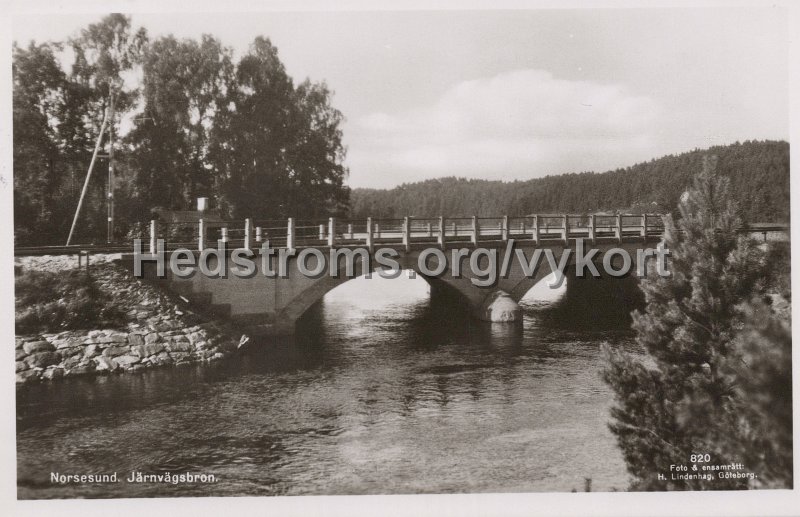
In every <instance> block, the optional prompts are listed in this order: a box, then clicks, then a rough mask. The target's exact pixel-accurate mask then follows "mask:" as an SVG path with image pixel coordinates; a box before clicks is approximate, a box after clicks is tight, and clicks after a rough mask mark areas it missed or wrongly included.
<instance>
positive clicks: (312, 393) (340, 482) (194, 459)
mask: <svg viewBox="0 0 800 517" xmlns="http://www.w3.org/2000/svg"><path fill="white" fill-rule="evenodd" d="M559 297H560V292H551V290H550V289H548V288H546V287H543V286H537V287H536V288H534V290H533V291H532V292H531V293H529V295H528V296H527V297H526V299H525V300H524V301H523V308H524V312H525V316H524V322H523V324H522V325H520V326H515V325H507V324H487V323H480V322H476V321H473V320H471V319H470V318H468V317H467V316H466V315H465V314H461V313H460V312H458V311H452V310H448V311H447V312H442V311H444V309H443V308H442V307H436V306H432V305H431V303H430V300H429V295H428V288H427V284H426V283H425V282H424V281H423V280H420V279H416V280H411V279H408V278H405V277H401V278H398V279H394V280H385V279H378V278H373V279H371V280H366V279H363V278H360V279H355V280H353V281H350V282H347V283H346V284H344V285H342V286H340V287H339V288H337V289H335V290H334V291H332V292H331V293H329V294H328V295H326V297H325V298H324V300H323V301H322V303H320V304H318V305H317V306H315V307H314V308H312V310H311V311H310V313H309V314H307V315H306V316H305V317H304V319H303V320H302V321H301V325H302V331H301V332H300V333H299V335H298V336H297V337H295V338H294V339H286V340H266V341H265V342H263V343H256V344H254V346H252V347H250V348H249V349H248V351H247V353H246V354H244V355H242V356H240V357H236V358H234V359H231V360H226V361H222V362H219V363H217V364H212V365H204V366H188V367H180V368H172V369H158V370H153V371H149V372H145V373H142V374H129V375H118V376H110V377H98V378H95V379H80V378H78V379H67V380H64V381H61V382H52V383H47V384H40V385H34V386H25V387H23V388H20V389H19V390H18V392H17V455H18V458H17V461H18V496H19V497H20V498H71V497H87V498H97V497H154V496H211V495H214V496H238V495H297V494H398V493H453V492H531V491H571V490H573V489H576V490H578V491H583V490H584V489H585V486H586V483H587V481H586V480H587V479H590V480H591V489H592V490H596V491H602V490H612V489H625V488H626V487H627V485H628V476H627V473H626V470H625V464H624V461H623V459H622V455H621V452H620V450H619V449H618V447H617V445H616V442H615V439H614V437H613V436H612V434H611V433H610V431H609V430H608V421H609V407H610V405H611V402H612V395H611V392H610V390H609V388H608V387H607V386H605V385H604V383H603V381H602V380H601V378H600V371H601V370H602V366H603V359H602V351H601V346H602V344H603V343H604V342H607V343H609V344H611V346H615V347H624V348H626V349H629V350H633V343H632V335H631V333H630V331H629V330H627V328H626V325H625V324H623V323H616V324H614V325H609V324H608V322H607V321H606V322H604V323H603V325H599V324H597V325H594V324H591V323H590V324H588V325H581V326H580V328H577V327H576V326H571V325H570V322H569V321H568V318H567V317H566V316H565V314H568V312H569V311H563V310H561V311H556V310H554V309H553V307H557V306H558V304H559V303H563V301H559ZM51 472H53V473H60V474H87V473H108V474H110V473H113V472H117V473H118V475H119V477H120V480H121V481H120V482H118V483H116V484H83V485H81V484H67V485H60V484H56V483H52V482H51V479H50V474H51ZM132 472H142V473H145V474H158V473H166V472H171V473H180V472H191V473H195V474H199V473H204V474H213V475H214V477H215V479H216V481H215V482H213V483H206V484H204V483H186V484H184V483H181V484H172V483H128V482H126V481H125V479H126V478H127V477H128V476H129V475H130V473H132Z"/></svg>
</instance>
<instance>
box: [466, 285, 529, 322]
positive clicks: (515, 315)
mask: <svg viewBox="0 0 800 517" xmlns="http://www.w3.org/2000/svg"><path fill="white" fill-rule="evenodd" d="M475 316H477V318H478V319H480V320H482V321H490V322H492V323H514V322H520V321H522V310H521V309H520V307H519V304H517V302H516V301H515V300H514V299H513V298H512V297H511V295H510V294H508V293H507V292H505V291H502V290H497V291H494V292H493V293H492V294H490V295H489V296H487V297H486V299H485V300H484V301H483V303H482V304H481V305H480V307H478V309H477V310H476V311H475Z"/></svg>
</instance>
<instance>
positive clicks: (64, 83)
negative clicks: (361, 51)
mask: <svg viewBox="0 0 800 517" xmlns="http://www.w3.org/2000/svg"><path fill="white" fill-rule="evenodd" d="M68 43H69V46H70V49H71V50H72V53H71V55H72V56H73V57H74V61H73V63H72V66H71V68H70V71H69V73H67V72H65V71H64V70H62V68H61V64H60V61H61V60H62V59H63V54H62V51H63V50H64V47H65V46H64V44H62V43H45V44H39V45H37V44H35V43H33V42H32V43H31V44H30V45H29V46H28V47H27V48H21V47H18V46H17V45H16V44H15V46H14V57H13V77H14V101H13V102H14V106H13V108H14V186H15V190H14V194H15V214H16V218H15V236H16V240H17V243H18V244H62V243H63V241H64V239H65V238H66V236H67V233H68V231H69V226H70V224H71V220H72V214H73V213H74V210H75V207H76V205H77V202H78V197H79V195H80V190H81V188H82V184H83V179H84V177H85V175H86V170H87V167H88V164H89V161H90V158H91V154H92V151H93V148H94V145H95V140H96V138H97V135H98V133H99V129H100V123H101V121H102V119H103V114H104V112H106V108H107V107H109V102H110V98H111V95H110V94H111V92H114V99H115V110H114V111H115V116H114V117H113V119H112V120H111V121H110V127H109V131H110V132H112V133H114V132H118V128H119V126H121V120H122V119H123V118H126V119H128V120H130V121H132V125H133V127H132V129H131V131H130V132H129V133H128V134H127V135H125V136H124V138H122V139H118V138H117V139H115V146H114V147H115V175H116V178H117V180H116V184H115V188H116V195H115V199H116V216H117V224H116V228H117V236H116V237H117V238H122V237H124V236H125V235H127V234H128V233H130V231H132V229H135V228H136V227H137V226H139V225H141V224H142V223H144V222H145V221H147V220H149V219H150V218H151V214H152V210H153V209H155V208H168V209H183V210H187V209H191V208H193V205H194V198H196V197H199V196H204V197H212V198H216V200H217V202H218V205H219V207H220V208H222V209H223V211H224V212H225V215H227V216H229V217H237V218H244V217H254V218H272V217H285V216H287V215H288V214H292V215H294V216H295V217H318V216H328V215H339V214H343V213H344V212H345V210H346V208H347V205H348V203H349V189H348V188H347V187H346V186H345V185H344V179H345V178H346V176H347V169H346V168H345V166H344V156H345V149H344V146H343V145H342V141H341V140H342V133H341V129H340V125H341V123H342V121H343V116H342V114H341V113H340V112H339V111H338V110H336V109H335V108H334V107H333V106H332V105H331V96H332V92H331V91H330V90H329V89H328V87H327V86H326V85H325V84H324V83H314V82H311V81H310V80H305V81H303V82H301V83H300V84H298V85H295V83H294V81H293V80H292V78H291V77H290V76H289V75H288V74H287V73H286V71H285V68H284V66H283V64H282V63H281V61H280V59H279V57H278V52H277V48H275V47H274V46H273V45H272V43H271V42H270V41H269V39H267V38H264V37H258V38H256V40H255V42H254V43H253V45H252V46H251V49H250V51H249V52H248V53H247V54H246V55H245V56H243V57H242V58H241V60H239V62H238V63H234V61H233V57H232V52H231V50H230V49H229V48H227V47H224V46H223V45H222V43H221V42H220V41H219V40H217V39H215V38H213V37H212V36H209V35H204V36H203V37H202V38H201V39H200V41H197V40H192V39H177V38H175V37H173V36H165V37H161V38H158V39H155V40H153V41H150V40H149V39H148V36H147V34H146V33H145V32H144V30H142V29H139V30H136V29H135V28H134V27H132V25H131V23H130V19H129V18H128V17H126V16H123V15H120V14H112V15H109V16H107V17H105V18H104V19H102V20H101V21H99V22H98V23H95V24H91V25H89V26H88V27H87V28H86V29H84V30H83V31H81V33H80V35H79V36H78V37H76V38H73V39H72V40H70V41H69V42H68ZM107 142H108V139H105V142H104V144H103V145H104V146H106V147H107V146H108V143H107ZM107 170H108V160H107V159H105V158H103V157H101V159H100V160H99V161H98V163H96V164H95V171H94V173H93V177H92V180H91V183H90V186H89V191H88V194H87V198H86V201H85V203H84V209H83V211H82V214H81V219H80V224H79V225H78V233H77V239H76V240H77V241H78V242H80V241H83V242H86V241H90V240H99V239H102V238H103V237H104V235H105V227H106V218H105V206H106V196H105V189H106V180H105V178H106V177H107V174H106V172H107Z"/></svg>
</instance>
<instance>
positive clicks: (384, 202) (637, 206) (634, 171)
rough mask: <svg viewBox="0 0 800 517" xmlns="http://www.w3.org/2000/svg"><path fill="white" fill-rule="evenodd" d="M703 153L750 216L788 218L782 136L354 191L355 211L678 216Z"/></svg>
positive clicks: (426, 214) (373, 213) (391, 215)
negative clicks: (641, 157)
mask: <svg viewBox="0 0 800 517" xmlns="http://www.w3.org/2000/svg"><path fill="white" fill-rule="evenodd" d="M706 155H714V156H716V157H717V167H718V170H719V172H720V174H722V175H723V176H727V177H728V178H730V184H731V191H732V193H733V196H734V199H735V201H736V202H737V203H738V205H739V210H740V211H741V217H742V218H743V219H744V220H745V221H749V222H788V220H789V144H788V143H787V142H783V141H746V142H743V143H739V142H737V143H734V144H731V145H726V146H717V147H712V148H710V149H706V150H694V151H690V152H686V153H682V154H677V155H669V156H664V157H662V158H657V159H652V160H650V161H648V162H644V163H639V164H636V165H633V166H630V167H626V168H624V169H616V170H613V171H608V172H604V173H599V174H598V173H592V172H583V173H579V174H561V175H557V176H546V177H544V178H536V179H531V180H526V181H512V182H502V181H487V180H476V179H465V178H454V177H448V178H441V179H432V180H426V181H421V182H417V183H407V184H403V185H400V186H398V187H395V188H393V189H389V190H378V189H354V190H353V191H352V193H351V200H350V202H351V204H350V206H351V216H352V217H353V218H364V217H368V216H371V217H377V218H395V217H404V216H416V217H435V216H438V215H445V216H468V215H478V216H495V215H499V214H507V215H511V216H520V215H525V214H534V213H553V212H556V213H563V212H568V213H590V212H598V211H617V210H621V211H628V210H630V211H632V212H642V211H648V212H651V211H652V212H672V213H674V212H675V210H676V208H677V205H678V201H679V200H680V197H681V195H682V194H683V193H684V192H685V191H686V189H687V188H688V187H689V185H691V182H692V178H693V177H694V176H695V175H696V174H697V173H698V172H699V171H700V170H701V169H702V162H703V157H704V156H706Z"/></svg>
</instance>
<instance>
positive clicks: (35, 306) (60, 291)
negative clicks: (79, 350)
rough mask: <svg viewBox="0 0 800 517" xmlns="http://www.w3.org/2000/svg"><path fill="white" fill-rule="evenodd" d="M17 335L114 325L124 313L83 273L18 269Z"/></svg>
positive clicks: (15, 285)
mask: <svg viewBox="0 0 800 517" xmlns="http://www.w3.org/2000/svg"><path fill="white" fill-rule="evenodd" d="M14 291H15V293H14V294H15V307H14V308H15V330H16V333H17V334H31V333H37V332H57V331H61V330H73V329H90V328H99V327H104V326H115V325H119V324H121V323H123V322H124V321H125V314H124V311H123V309H122V308H121V307H119V306H117V305H116V304H115V303H114V301H113V299H112V298H111V297H110V296H109V295H108V294H106V293H103V292H101V290H100V289H98V287H97V285H96V283H95V282H94V280H93V279H92V277H91V276H90V275H88V274H87V273H86V272H85V271H81V270H69V271H62V272H58V273H52V272H46V271H35V270H23V269H19V268H15V271H14Z"/></svg>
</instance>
